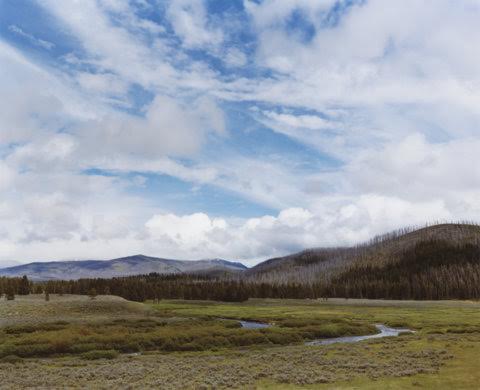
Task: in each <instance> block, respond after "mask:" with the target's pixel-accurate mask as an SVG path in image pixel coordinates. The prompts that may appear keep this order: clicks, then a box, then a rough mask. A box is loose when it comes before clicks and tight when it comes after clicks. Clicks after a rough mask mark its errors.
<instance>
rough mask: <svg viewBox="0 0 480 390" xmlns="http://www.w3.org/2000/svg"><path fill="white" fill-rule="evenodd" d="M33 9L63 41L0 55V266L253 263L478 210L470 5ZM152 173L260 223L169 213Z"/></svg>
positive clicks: (272, 0) (298, 3)
mask: <svg viewBox="0 0 480 390" xmlns="http://www.w3.org/2000/svg"><path fill="white" fill-rule="evenodd" d="M38 4H39V5H40V6H41V7H42V9H43V10H45V11H46V12H47V13H48V15H49V16H48V17H49V18H51V19H49V20H51V21H52V22H54V23H50V22H49V23H48V24H49V25H50V24H51V25H54V26H55V28H59V29H61V31H62V34H65V37H63V38H62V39H64V42H58V44H57V42H56V41H55V43H50V42H47V41H42V40H39V38H38V37H36V36H33V35H31V34H30V33H29V32H27V31H26V30H24V29H22V28H20V27H19V26H23V24H22V23H20V22H18V23H16V22H15V23H13V22H12V23H10V22H9V24H8V25H9V26H10V27H8V26H7V29H6V30H5V31H7V35H6V36H5V39H3V38H2V40H0V69H1V71H0V84H1V85H2V88H1V89H0V100H1V102H2V115H1V116H0V195H1V196H0V219H1V224H0V260H2V261H3V260H10V259H12V258H17V259H21V260H34V259H39V258H40V259H55V258H57V259H58V258H88V257H90V258H99V257H100V258H111V257H115V256H122V255H128V254H131V253H141V252H143V253H147V254H150V255H157V256H165V257H181V258H187V259H188V258H190V259H191V258H202V257H226V258H235V259H242V260H245V261H247V262H250V263H253V262H255V261H258V260H259V259H263V258H266V257H270V256H275V255H282V254H287V253H289V252H292V251H295V250H300V249H303V248H305V247H311V246H319V245H339V244H351V243H356V242H359V241H363V240H366V239H368V238H370V237H371V236H372V235H375V234H378V233H383V232H384V231H386V230H390V229H393V228H397V227H401V226H404V225H411V224H423V223H424V222H426V221H434V220H444V219H446V220H449V219H472V218H475V216H476V215H478V212H480V201H479V199H480V171H479V170H478V169H477V166H478V164H477V161H476V159H477V154H478V150H479V149H480V138H479V135H478V123H479V119H480V111H479V108H478V107H479V105H478V102H479V91H480V89H479V88H478V86H479V85H480V73H479V72H480V70H479V69H480V57H479V56H478V55H477V51H478V50H477V49H476V42H477V41H478V38H479V37H480V30H479V29H478V27H477V25H478V16H479V14H480V7H479V5H478V3H477V2H475V1H466V2H465V3H464V4H463V6H462V7H459V6H458V5H457V4H454V3H453V2H451V1H447V0H445V1H443V0H440V1H435V2H433V1H431V2H430V1H427V2H422V3H419V2H418V1H414V0H411V1H410V0H407V1H402V2H396V3H394V4H389V6H388V7H386V6H385V2H383V1H381V0H370V1H368V2H363V1H358V2H356V1H354V2H337V1H334V0H325V1H308V0H288V1H283V0H282V1H278V0H267V1H264V2H260V3H259V2H254V1H245V2H243V3H242V4H243V7H238V8H239V9H242V11H235V10H234V6H231V7H227V8H228V11H225V12H224V11H221V12H224V13H223V14H222V13H221V12H220V11H219V12H220V13H219V14H216V15H212V12H213V11H212V9H210V8H211V7H208V4H206V3H205V2H203V1H190V0H181V1H171V2H170V1H169V2H166V3H165V4H164V6H163V7H160V10H159V11H158V18H157V17H155V18H147V17H146V16H145V15H150V14H151V12H150V11H152V10H153V9H154V8H153V5H152V4H151V3H148V2H129V1H94V0H85V1H82V2H65V3H62V5H61V6H59V2H57V1H53V0H42V1H40V2H39V3H38ZM219 8H221V7H219ZM146 11H148V12H146ZM236 12H237V13H241V14H240V15H239V14H237V13H236ZM155 15H157V14H156V13H155ZM222 18H223V19H222ZM43 22H44V23H45V21H43ZM32 31H39V30H37V29H35V30H33V29H32ZM13 35H15V36H16V37H17V38H16V39H17V40H18V39H20V38H21V39H26V40H27V41H28V42H30V43H32V44H34V45H37V46H39V47H42V48H44V49H48V50H44V51H42V54H44V55H50V56H51V57H49V60H48V61H47V60H45V59H43V58H38V57H36V56H33V55H32V53H31V52H29V51H28V50H26V49H25V48H23V49H20V48H18V47H17V48H16V47H14V43H13V42H10V43H8V42H7V39H11V37H12V36H13ZM58 47H62V48H64V47H67V48H68V49H67V50H68V51H69V52H68V53H66V54H64V53H62V55H61V56H60V57H58V58H57V57H56V55H57V53H56V52H55V51H56V49H57V48H58ZM62 50H63V49H62ZM37 52H38V51H37ZM252 123H253V124H252ZM156 175H168V176H171V177H175V178H177V179H178V180H180V181H182V182H183V183H188V184H189V185H191V187H190V189H191V188H192V187H194V188H197V189H198V188H201V187H205V188H209V189H211V188H214V189H216V190H219V191H220V192H222V193H225V195H224V196H236V197H238V198H240V199H242V200H245V201H246V202H251V203H252V204H255V205H260V206H264V207H266V208H268V209H270V210H272V211H270V212H263V211H262V212H257V211H256V212H255V213H256V214H258V215H256V217H251V215H249V216H248V217H243V216H240V215H236V213H237V210H234V209H232V210H231V211H230V210H228V212H227V211H225V210H222V211H221V212H220V211H219V212H217V213H216V212H214V211H212V212H210V211H209V212H208V213H206V212H205V211H203V207H201V206H199V205H195V204H189V205H188V206H189V207H188V209H189V210H192V209H195V208H196V209H197V210H196V211H189V212H187V213H184V212H180V211H178V210H171V209H169V208H168V207H167V206H166V205H165V204H163V203H162V202H161V201H160V200H159V201H158V202H155V201H153V200H152V198H155V196H153V195H152V193H154V192H155V191H159V193H161V192H162V191H164V190H165V188H161V189H158V188H154V189H152V188H151V187H149V186H150V178H151V177H156ZM132 188H135V191H132V190H131V189H132ZM184 188H189V186H188V185H185V186H184V187H182V189H181V190H179V191H178V192H176V193H175V196H176V198H177V199H176V201H177V202H178V203H179V204H181V203H182V200H181V199H183V197H184V196H185V191H186V190H185V189H184ZM187 191H188V190H187ZM192 192H193V190H192ZM210 204H211V205H212V208H213V209H215V206H216V203H215V200H214V199H213V198H212V200H210ZM183 206H184V205H183ZM197 206H198V207H197ZM179 209H181V207H179ZM227 214H228V215H227ZM250 214H251V213H250Z"/></svg>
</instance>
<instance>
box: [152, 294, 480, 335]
mask: <svg viewBox="0 0 480 390" xmlns="http://www.w3.org/2000/svg"><path fill="white" fill-rule="evenodd" d="M152 307H153V308H154V309H155V310H157V311H158V312H160V313H163V314H164V315H168V316H172V315H175V316H211V317H222V318H237V319H244V320H257V321H264V322H273V323H279V324H282V323H284V324H285V323H287V322H288V321H290V322H291V321H322V320H324V321H329V322H334V321H336V320H342V321H352V322H356V323H364V324H370V325H371V324H375V323H382V324H386V325H388V326H392V327H409V328H411V329H415V330H420V331H422V332H424V333H447V332H452V333H463V332H466V333H472V332H480V303H479V302H473V301H472V302H471V301H434V302H432V301H383V300H377V301H374V300H357V299H353V300H352V299H351V300H346V299H330V300H329V301H328V302H323V301H317V300H277V299H269V300H258V299H251V300H249V301H248V302H245V303H218V302H206V301H205V302H204V301H201V302H194V301H162V302H161V303H159V304H152Z"/></svg>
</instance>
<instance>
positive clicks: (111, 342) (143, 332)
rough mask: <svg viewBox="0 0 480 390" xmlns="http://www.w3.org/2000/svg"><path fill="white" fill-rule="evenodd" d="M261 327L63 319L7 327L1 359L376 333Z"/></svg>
mask: <svg viewBox="0 0 480 390" xmlns="http://www.w3.org/2000/svg"><path fill="white" fill-rule="evenodd" d="M279 325H280V326H276V327H271V328H265V329H244V328H241V326H240V324H239V323H238V322H237V321H228V320H219V319H210V318H204V317H201V318H184V319H177V320H176V321H162V320H161V319H158V320H157V319H155V318H142V319H136V320H123V319H117V320H114V321H107V322H96V323H68V322H65V321H62V322H55V323H46V324H38V325H17V326H9V327H6V328H4V329H2V330H0V358H3V357H6V356H11V355H15V356H20V357H22V358H29V357H46V356H55V355H65V354H85V353H87V352H91V351H111V350H113V351H117V352H124V353H131V352H139V351H154V350H156V351H167V352H172V351H204V350H218V349H221V348H236V347H246V346H254V345H288V344H295V343H301V342H303V341H305V340H310V339H314V338H325V337H338V336H344V335H358V334H367V333H373V332H375V329H374V328H373V327H371V326H368V325H365V324H361V323H355V322H352V321H347V320H340V319H335V320H334V321H331V322H329V321H325V320H321V321H319V320H303V321H295V322H292V321H290V322H288V321H287V322H285V323H281V324H279Z"/></svg>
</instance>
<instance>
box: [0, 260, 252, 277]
mask: <svg viewBox="0 0 480 390" xmlns="http://www.w3.org/2000/svg"><path fill="white" fill-rule="evenodd" d="M246 268H247V267H245V266H244V265H243V264H241V263H238V262H232V261H227V260H222V259H208V260H170V259H162V258H158V257H149V256H144V255H135V256H128V257H122V258H118V259H112V260H78V261H50V262H35V263H29V264H22V265H17V266H14V267H8V268H2V269H0V276H9V277H19V276H23V275H26V276H27V277H28V278H29V279H31V280H37V281H40V280H59V279H63V280H73V279H81V278H112V277H119V276H129V275H140V274H149V273H152V272H156V273H159V274H178V273H204V272H208V273H232V272H233V273H234V272H241V271H243V270H245V269H246Z"/></svg>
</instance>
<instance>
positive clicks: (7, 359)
mask: <svg viewBox="0 0 480 390" xmlns="http://www.w3.org/2000/svg"><path fill="white" fill-rule="evenodd" d="M22 361H23V359H22V358H21V357H19V356H17V355H7V356H4V357H2V358H1V359H0V362H1V363H10V364H15V363H20V362H22Z"/></svg>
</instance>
